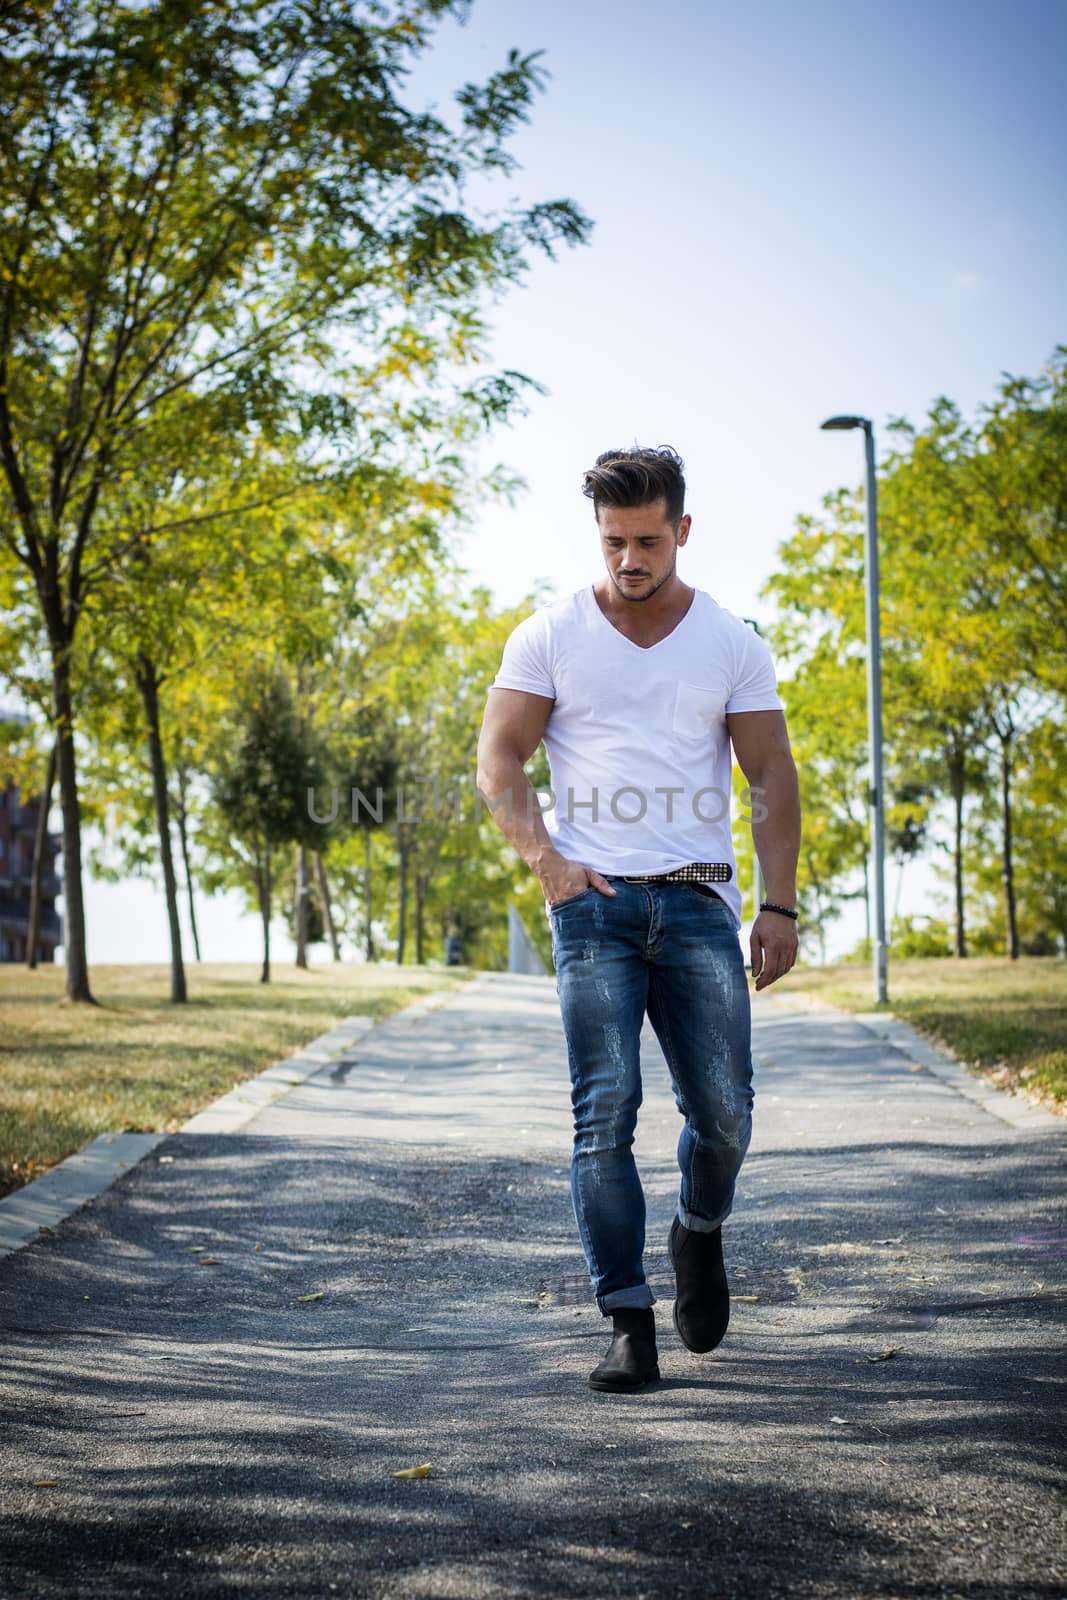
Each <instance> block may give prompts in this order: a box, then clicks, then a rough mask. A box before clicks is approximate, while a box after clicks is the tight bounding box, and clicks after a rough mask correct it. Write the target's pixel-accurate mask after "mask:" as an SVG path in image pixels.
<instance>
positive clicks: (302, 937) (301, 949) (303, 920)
mask: <svg viewBox="0 0 1067 1600" xmlns="http://www.w3.org/2000/svg"><path fill="white" fill-rule="evenodd" d="M293 920H294V921H295V923H296V964H297V966H298V967H303V968H304V970H305V972H306V971H307V964H308V853H307V846H306V845H303V844H302V845H299V846H298V848H297V852H296V915H295V917H294V919H293Z"/></svg>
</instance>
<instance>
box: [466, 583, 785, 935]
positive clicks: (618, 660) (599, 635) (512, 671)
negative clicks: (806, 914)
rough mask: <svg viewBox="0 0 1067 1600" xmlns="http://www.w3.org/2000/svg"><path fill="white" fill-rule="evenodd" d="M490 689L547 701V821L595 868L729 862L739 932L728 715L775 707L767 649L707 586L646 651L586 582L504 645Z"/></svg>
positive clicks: (724, 886)
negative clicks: (607, 612)
mask: <svg viewBox="0 0 1067 1600" xmlns="http://www.w3.org/2000/svg"><path fill="white" fill-rule="evenodd" d="M493 687H494V689H521V690H523V691H524V692H525V693H526V694H537V695H546V696H550V697H551V698H552V699H553V700H554V701H555V705H554V706H553V707H552V710H551V712H550V714H549V718H548V723H547V725H546V727H545V734H544V743H545V749H546V751H547V753H548V763H549V769H550V772H551V775H552V795H551V796H542V804H543V805H544V804H545V802H546V801H548V800H549V799H551V800H552V802H553V803H552V804H551V805H546V806H545V812H544V817H545V826H546V828H547V829H548V831H549V833H550V834H551V835H552V838H553V842H554V844H555V845H556V848H557V849H558V850H559V851H560V853H561V854H562V855H564V856H566V857H567V858H568V859H569V860H572V861H579V862H581V864H582V865H583V866H586V867H592V868H593V869H594V871H597V872H603V873H605V874H607V873H614V874H617V875H620V876H625V875H626V874H629V873H651V872H670V871H671V870H672V869H673V868H674V867H680V866H683V865H684V864H685V863H686V862H688V861H727V862H729V863H730V864H731V865H732V866H734V867H735V873H734V876H732V877H731V879H730V882H729V883H717V884H716V885H715V889H716V892H717V893H718V894H721V895H722V897H723V899H724V900H725V901H726V903H727V904H728V905H729V906H730V908H731V909H732V911H733V913H734V920H735V922H736V924H737V927H738V928H740V926H741V892H740V890H739V889H738V887H737V883H736V881H735V878H736V863H735V862H734V852H733V841H732V839H731V836H730V807H731V786H730V773H731V766H732V758H731V752H730V736H729V732H728V730H727V727H726V713H727V712H734V711H780V710H782V709H783V707H782V702H781V700H780V699H779V698H778V692H777V685H776V681H775V674H774V663H773V661H772V659H771V654H770V651H769V650H768V649H767V646H766V645H765V644H764V642H763V640H762V639H761V638H760V637H759V635H758V634H757V633H756V632H755V631H754V630H753V629H752V628H750V627H749V626H748V624H747V623H746V622H743V621H742V620H741V618H740V617H737V616H735V615H734V614H733V612H731V611H727V610H726V609H725V608H724V607H723V606H720V605H719V604H718V602H717V601H715V600H713V599H712V597H711V595H710V594H707V593H706V592H705V591H704V590H703V589H697V590H695V592H694V594H693V599H692V602H691V604H690V607H689V610H688V611H687V612H686V614H685V616H684V617H683V618H682V620H681V622H679V624H678V626H677V627H676V628H675V629H674V631H673V633H669V634H668V635H667V637H666V638H665V639H661V640H660V642H659V643H658V644H654V645H652V646H651V647H650V648H648V649H643V648H642V647H641V646H640V645H636V644H634V643H633V641H632V640H630V639H627V638H626V636H625V635H624V634H622V633H620V632H619V630H618V628H616V627H614V626H613V625H612V623H610V622H609V621H608V619H607V617H606V616H605V615H604V613H603V612H602V611H601V609H600V606H599V605H598V604H597V600H596V596H595V595H594V593H593V589H592V586H591V585H590V586H588V587H586V588H584V589H579V590H578V591H577V593H575V594H571V595H567V596H566V597H565V598H564V599H562V600H554V601H552V602H551V603H550V604H549V605H546V606H542V607H541V608H540V610H538V611H535V612H534V613H533V615H532V616H530V617H527V618H526V619H525V621H524V622H520V624H519V626H518V627H517V628H516V629H515V631H514V632H513V633H512V634H511V636H510V638H509V639H508V641H507V643H506V645H505V646H504V655H503V660H502V662H501V666H500V671H499V672H498V673H497V675H496V678H495V680H494V682H493Z"/></svg>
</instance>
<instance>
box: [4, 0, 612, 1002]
mask: <svg viewBox="0 0 1067 1600" xmlns="http://www.w3.org/2000/svg"><path fill="white" fill-rule="evenodd" d="M462 10H463V6H462V4H461V3H460V0H410V3H409V4H407V5H406V6H405V7H404V9H403V11H398V12H396V13H392V12H390V11H389V9H388V8H387V7H385V6H377V5H371V4H369V3H367V4H358V3H357V4H349V5H345V6H337V5H334V4H331V3H330V0H308V3H307V4H305V5H302V6H300V7H295V8H294V7H293V6H291V5H289V4H288V3H285V0H275V3H262V0H227V3H226V4H225V5H221V4H220V5H215V4H209V5H207V6H204V5H199V4H195V5H194V4H191V3H190V0H154V3H151V4H147V5H143V6H138V7H136V8H130V7H128V6H124V5H121V4H118V3H116V0H102V3H100V4H92V5H90V4H89V0H66V3H61V0H51V3H49V0H45V3H43V4H42V5H40V6H35V7H33V8H25V9H22V8H20V9H19V10H17V11H15V12H12V11H8V12H7V13H6V14H5V16H4V17H3V19H0V44H2V46H3V51H2V65H0V214H2V216H3V222H4V228H3V241H2V244H0V464H2V468H3V480H4V485H5V491H6V495H5V497H6V501H7V504H6V506H5V507H4V515H3V517H2V519H0V535H2V537H3V540H4V544H5V548H6V551H7V553H8V556H9V559H13V560H15V561H17V562H19V563H21V564H22V565H23V566H24V567H25V569H26V570H27V571H28V573H29V574H30V575H31V578H32V581H33V586H34V591H35V594H36V599H37V603H38V605H39V608H40V615H41V624H42V629H43V633H44V636H45V638H46V640H47V647H48V654H49V658H50V665H51V676H52V686H51V688H52V703H51V718H52V722H53V726H54V728H55V733H56V737H57V740H58V757H57V758H58V774H59V788H60V795H61V801H62V807H63V837H64V869H65V883H64V889H65V895H66V902H67V918H66V920H67V937H68V948H67V992H68V995H69V996H70V998H71V999H76V1000H85V1001H89V1000H91V999H92V995H91V990H90V986H89V973H88V965H87V956H86V948H85V918H84V904H83V896H82V882H81V871H82V868H81V832H80V810H79V804H78V775H77V767H76V756H75V749H76V747H75V737H74V733H75V689H76V686H75V684H74V681H73V679H72V656H73V647H74V642H75V636H76V632H77V629H78V625H79V619H80V618H81V616H82V615H83V612H84V607H85V605H86V601H87V598H88V596H89V594H90V592H91V591H92V589H93V588H94V587H96V586H100V585H102V584H104V583H106V582H107V581H109V580H110V578H111V577H112V576H113V575H114V573H115V572H116V570H117V569H120V568H121V567H122V566H123V565H124V563H125V562H126V560H127V559H128V558H129V556H130V553H131V549H132V547H133V544H134V542H135V536H134V535H133V534H130V533H123V532H122V531H121V523H120V520H119V519H118V518H117V517H106V516H105V517H101V515H100V513H101V512H102V511H103V510H106V508H107V507H108V505H109V502H111V501H113V499H114V497H115V494H116V488H117V486H119V485H121V484H122V483H124V482H128V481H131V480H133V479H136V478H137V476H138V474H139V473H141V472H142V471H144V469H145V466H146V463H151V464H152V466H153V469H154V470H161V469H164V468H165V467H166V466H167V465H168V464H170V465H172V466H173V468H174V470H176V471H177V472H179V473H180V471H181V466H182V460H183V456H184V454H185V452H186V451H187V449H188V446H189V441H190V440H204V439H206V438H213V439H215V440H216V441H217V442H218V444H219V448H220V449H225V448H226V447H227V444H228V442H229V440H230V438H231V437H233V436H234V435H236V434H243V435H248V434H258V435H259V436H260V437H261V438H263V439H264V440H265V441H269V440H270V439H271V438H272V437H273V436H275V435H276V434H277V433H278V432H279V431H284V430H286V429H287V430H289V431H290V432H291V433H292V434H294V435H296V436H299V438H300V439H301V440H302V441H303V449H304V454H305V459H306V461H307V463H308V466H309V469H310V468H313V467H315V466H318V467H321V466H322V465H323V464H324V462H326V461H330V460H334V461H335V460H336V457H337V454H338V451H344V452H346V453H348V454H349V455H350V456H351V455H353V454H355V455H358V454H360V453H368V452H369V453H372V454H373V453H375V452H379V451H380V452H382V453H384V454H388V452H389V450H390V449H391V448H392V447H393V445H394V443H395V440H396V436H397V434H398V432H402V431H403V430H402V428H401V426H400V422H399V421H398V417H399V413H400V411H401V410H402V408H401V407H400V406H399V404H398V405H397V407H396V413H397V415H396V416H394V417H393V418H392V419H389V418H388V417H386V418H381V417H379V418H378V419H377V420H376V419H375V417H374V415H373V408H372V414H371V415H370V416H369V417H368V416H367V415H366V414H365V408H364V401H365V397H366V396H367V395H373V394H374V393H376V392H377V391H378V389H379V387H380V385H381V383H382V381H383V380H384V379H388V378H389V377H390V376H393V375H397V376H399V377H401V378H403V377H404V376H405V375H407V374H410V373H411V372H412V371H415V372H421V373H422V374H424V375H425V374H426V373H427V372H429V371H433V370H439V369H442V368H444V367H445V366H446V365H449V366H454V365H455V364H456V363H457V362H460V363H462V362H464V361H466V360H469V359H471V358H473V357H476V356H477V354H478V351H479V341H480V339H481V336H482V334H483V329H484V325H483V322H482V320H481V316H480V309H479V306H480V296H481V295H482V294H483V293H484V291H485V290H486V289H489V290H497V289H499V288H500V287H502V286H503V285H505V284H507V283H509V282H512V281H515V280H516V279H518V278H520V277H521V275H522V273H523V271H524V270H525V267H526V264H527V251H528V250H529V249H531V248H532V249H539V250H544V251H546V252H547V253H549V254H550V255H551V254H552V253H553V251H554V248H555V246H556V245H557V244H558V243H559V242H561V241H562V242H567V243H576V242H579V241H581V240H583V239H584V238H585V237H586V236H587V233H588V226H589V225H588V223H587V220H586V219H585V218H584V217H583V216H582V214H581V213H580V212H579V211H578V209H577V208H576V207H575V206H574V205H573V204H572V203H571V202H570V201H566V200H559V201H549V202H545V203H541V204H537V205H534V206H532V207H529V208H528V209H525V210H522V211H510V212H505V213H504V214H503V215H502V216H497V217H494V218H492V219H491V220H490V221H488V222H486V221H481V220H476V219H475V218H474V217H473V216H472V215H470V214H468V212H467V211H466V210H465V209H464V205H463V194H464V185H465V183H466V182H467V180H468V179H469V178H470V177H471V176H472V175H474V174H477V173H493V172H503V173H507V172H508V171H509V170H510V169H511V168H512V166H513V165H514V160H513V157H512V156H511V155H510V154H509V152H508V150H507V141H508V139H509V137H510V136H511V135H512V133H513V132H514V131H515V129H516V127H517V126H518V125H519V124H520V123H522V122H523V121H525V120H526V119H527V117H528V113H529V109H530V106H531V104H532V100H533V96H534V94H535V92H536V91H537V89H538V88H539V87H540V85H541V82H542V76H543V74H542V69H541V68H540V67H539V65H538V62H537V59H536V56H526V57H521V58H520V57H519V56H518V54H517V53H516V52H512V53H511V54H510V55H509V57H508V61H507V63H506V65H505V66H504V67H503V68H502V69H500V70H499V71H497V72H495V73H493V74H491V75H490V77H489V78H488V80H487V81H486V82H485V83H483V84H475V83H468V84H465V85H463V86H462V88H460V89H459V90H458V91H457V94H456V100H457V103H458V107H459V113H460V115H459V126H458V127H457V128H455V129H450V128H449V127H448V126H447V125H446V124H445V123H444V122H442V121H441V120H440V119H438V118H436V117H434V116H432V115H430V114H428V113H424V112H418V111H414V110H411V109H409V108H408V107H406V106H405V105H404V104H403V102H402V99H401V98H400V94H399V89H400V87H401V85H402V80H403V76H404V72H405V68H406V65H407V63H408V62H409V61H410V60H411V59H412V58H413V57H414V56H416V55H417V54H418V53H419V52H420V51H421V50H423V49H424V48H425V47H426V45H427V43H428V42H429V39H430V36H431V32H432V28H433V25H434V24H435V23H436V22H437V20H438V19H439V18H441V17H443V16H445V15H447V14H449V13H450V12H462ZM312 371H314V372H315V374H316V376H315V379H314V381H312V380H311V378H310V376H309V375H310V373H311V372H312ZM528 384H529V380H528V379H526V378H525V377H524V375H522V374H519V373H514V372H504V373H501V374H496V375H494V376H492V377H490V378H488V379H485V380H483V381H481V382H480V383H477V384H475V385H472V386H469V387H468V388H467V389H466V390H465V391H463V392H464V393H465V394H466V395H467V396H468V397H469V399H470V401H471V403H472V404H476V405H480V406H482V407H483V409H485V410H486V411H487V412H491V413H493V414H500V413H501V412H506V411H507V409H508V407H509V406H510V405H511V404H512V403H514V402H516V401H517V400H518V399H519V397H520V396H521V394H522V392H523V390H524V389H525V388H526V387H528ZM428 420H431V421H432V417H431V416H430V413H429V411H428V410H427V407H426V405H425V403H421V402H420V403H418V404H415V405H413V406H412V408H411V410H410V414H409V416H408V418H407V426H408V427H409V428H424V427H425V426H426V423H427V421H428ZM248 498H250V499H252V500H254V499H255V491H254V490H252V491H249V492H248ZM244 499H245V497H244V496H242V500H241V502H240V504H239V506H237V507H234V508H231V509H234V510H236V509H240V507H241V505H243V504H244Z"/></svg>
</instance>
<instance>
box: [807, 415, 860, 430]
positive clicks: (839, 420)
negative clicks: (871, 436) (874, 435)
mask: <svg viewBox="0 0 1067 1600" xmlns="http://www.w3.org/2000/svg"><path fill="white" fill-rule="evenodd" d="M819 426H820V427H821V428H829V429H837V428H869V427H870V423H869V422H868V420H867V418H866V417H827V419H826V421H825V422H821V423H820V424H819Z"/></svg>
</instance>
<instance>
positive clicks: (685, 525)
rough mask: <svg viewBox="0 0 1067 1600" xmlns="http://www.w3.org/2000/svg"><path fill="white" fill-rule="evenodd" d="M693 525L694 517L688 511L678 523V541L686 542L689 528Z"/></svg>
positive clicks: (680, 542)
mask: <svg viewBox="0 0 1067 1600" xmlns="http://www.w3.org/2000/svg"><path fill="white" fill-rule="evenodd" d="M692 526H693V519H692V517H691V516H689V514H688V513H686V515H685V516H684V517H682V518H681V519H680V521H679V523H678V543H679V544H680V545H681V544H684V543H685V541H686V540H687V539H688V537H689V530H690V528H691V527H692Z"/></svg>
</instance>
